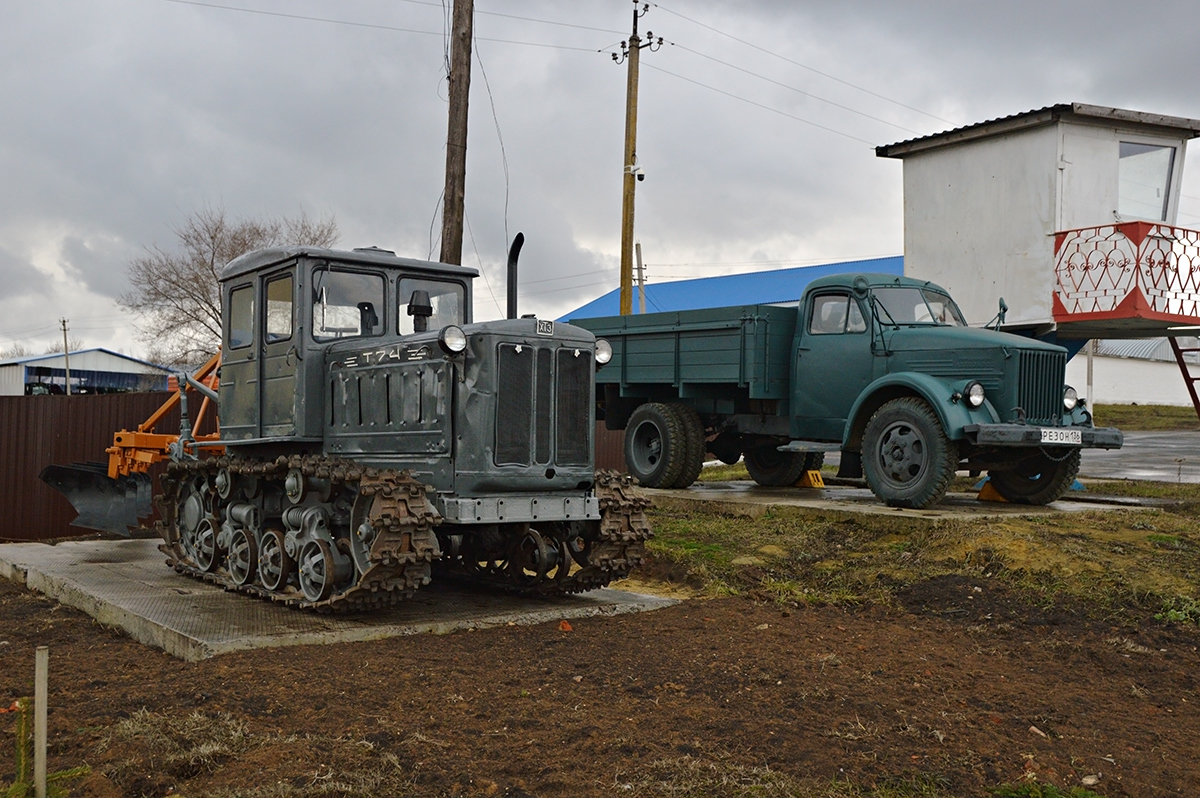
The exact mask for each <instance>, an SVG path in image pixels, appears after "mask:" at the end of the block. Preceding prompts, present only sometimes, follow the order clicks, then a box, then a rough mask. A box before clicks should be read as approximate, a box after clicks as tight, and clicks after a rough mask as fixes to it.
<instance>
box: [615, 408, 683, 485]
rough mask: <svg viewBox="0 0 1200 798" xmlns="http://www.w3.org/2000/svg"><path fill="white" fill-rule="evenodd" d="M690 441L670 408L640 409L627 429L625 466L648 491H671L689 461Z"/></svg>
mask: <svg viewBox="0 0 1200 798" xmlns="http://www.w3.org/2000/svg"><path fill="white" fill-rule="evenodd" d="M687 450H688V445H687V437H686V435H685V433H684V431H683V429H682V425H681V424H680V421H679V416H678V415H676V413H675V412H674V410H672V408H671V406H670V405H666V404H662V403H661V402H649V403H647V404H644V405H639V406H638V408H637V410H634V411H633V415H631V416H630V417H629V424H628V425H626V427H625V465H627V466H628V467H629V473H630V474H632V475H633V476H635V477H637V480H638V482H640V483H642V484H643V485H645V486H646V487H648V488H669V487H672V486H673V485H674V484H675V482H676V480H678V479H679V477H680V475H681V473H682V472H683V469H684V465H685V461H686V460H687Z"/></svg>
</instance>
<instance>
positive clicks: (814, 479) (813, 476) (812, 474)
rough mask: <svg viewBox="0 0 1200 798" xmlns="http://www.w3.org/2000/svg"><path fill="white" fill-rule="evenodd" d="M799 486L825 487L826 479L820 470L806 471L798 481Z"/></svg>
mask: <svg viewBox="0 0 1200 798" xmlns="http://www.w3.org/2000/svg"><path fill="white" fill-rule="evenodd" d="M796 487H797V488H823V487H825V480H824V479H822V478H821V472H820V471H805V472H804V476H802V477H800V480H799V481H798V482H797V483H796Z"/></svg>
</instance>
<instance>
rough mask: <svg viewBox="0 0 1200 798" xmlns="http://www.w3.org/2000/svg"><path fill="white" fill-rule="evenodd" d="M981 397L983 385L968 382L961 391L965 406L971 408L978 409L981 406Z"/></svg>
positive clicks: (982, 395)
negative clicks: (967, 405)
mask: <svg viewBox="0 0 1200 798" xmlns="http://www.w3.org/2000/svg"><path fill="white" fill-rule="evenodd" d="M983 397H984V393H983V383H980V382H970V383H967V387H966V388H964V389H963V399H965V400H966V402H967V404H969V405H970V406H971V407H979V406H980V405H982V404H983Z"/></svg>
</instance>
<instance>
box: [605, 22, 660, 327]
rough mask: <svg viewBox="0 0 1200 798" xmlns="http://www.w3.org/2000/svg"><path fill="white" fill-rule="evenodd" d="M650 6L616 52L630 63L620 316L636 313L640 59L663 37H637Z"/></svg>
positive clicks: (643, 176)
mask: <svg viewBox="0 0 1200 798" xmlns="http://www.w3.org/2000/svg"><path fill="white" fill-rule="evenodd" d="M649 9H650V4H649V3H642V4H641V8H640V9H639V8H638V2H637V0H634V5H633V33H631V34H630V35H629V41H628V42H622V43H621V55H620V56H619V57H618V56H617V54H616V53H613V60H614V61H616V62H617V63H618V64H619V63H621V60H622V59H624V60H625V61H627V62H628V64H629V76H628V82H627V84H626V88H625V169H624V172H625V175H624V183H623V185H622V196H621V315H622V316H628V315H629V314H630V313H632V312H633V195H634V187H635V186H636V181H638V180H642V179H644V178H645V175H644V174H642V170H641V168H640V167H639V166H638V165H637V103H638V60H639V53H640V52H641V50H642V48H643V47H651V48H652V49H654V50H656V49H658V48H659V47H661V46H662V42H663V40H662V37H661V36H660V37H659V38H658V40H657V41H655V40H654V34H653V33H650V32H649V31H647V32H646V40H645V41H642V39H641V38H639V37H638V30H637V27H638V25H637V23H638V17H641V16H644V15H645V14H646V12H647V11H648V10H649Z"/></svg>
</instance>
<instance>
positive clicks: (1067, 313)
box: [876, 103, 1200, 342]
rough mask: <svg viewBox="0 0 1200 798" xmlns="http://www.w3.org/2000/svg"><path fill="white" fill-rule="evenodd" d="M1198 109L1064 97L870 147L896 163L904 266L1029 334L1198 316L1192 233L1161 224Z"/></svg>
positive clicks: (1160, 323) (1169, 221) (1197, 246)
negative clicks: (1136, 107) (1186, 112)
mask: <svg viewBox="0 0 1200 798" xmlns="http://www.w3.org/2000/svg"><path fill="white" fill-rule="evenodd" d="M1197 136H1200V120H1198V119H1184V118H1180V117H1173V116H1163V115H1161V114H1147V113H1141V112H1138V111H1128V110H1123V109H1120V108H1104V107H1100V106H1094V105H1084V104H1081V103H1067V104H1063V105H1054V106H1050V107H1047V108H1042V109H1039V110H1036V111H1028V112H1026V113H1022V114H1015V115H1013V116H1008V117H1004V118H1003V119H995V120H991V121H988V122H981V123H979V124H975V125H969V126H967V127H962V128H958V129H956V130H950V131H947V132H944V133H938V134H935V135H932V136H924V137H922V138H917V139H912V140H909V141H904V142H900V143H897V144H891V145H887V146H883V147H878V148H877V149H876V154H877V155H879V156H880V157H884V158H900V159H902V160H903V161H904V273H905V274H906V275H908V276H910V277H916V278H919V279H923V280H932V281H933V282H935V283H938V284H939V285H942V286H944V287H946V288H947V289H949V290H950V292H951V294H952V295H953V296H954V297H955V299H956V300H957V301H958V302H959V304H960V305H961V306H962V309H963V311H964V313H965V314H966V316H967V319H968V321H970V322H971V323H972V324H981V323H983V322H985V321H987V320H988V319H990V318H992V317H993V316H994V315H995V314H996V312H997V304H998V301H999V299H1000V298H1001V297H1003V298H1004V299H1005V301H1006V302H1007V304H1008V307H1009V311H1008V314H1007V318H1006V326H1009V327H1023V328H1025V329H1026V330H1028V331H1030V332H1033V333H1034V334H1035V335H1038V336H1039V337H1047V336H1048V337H1051V338H1057V339H1060V342H1061V339H1075V340H1081V339H1089V338H1115V337H1125V338H1132V337H1142V336H1161V335H1165V334H1167V330H1168V328H1169V327H1170V326H1171V325H1173V324H1174V325H1185V324H1189V323H1190V324H1196V323H1197V321H1200V318H1198V317H1200V234H1197V233H1196V232H1195V231H1191V230H1181V229H1180V228H1176V227H1174V224H1175V219H1176V213H1177V209H1178V205H1179V188H1180V183H1181V181H1180V175H1181V174H1182V172H1183V162H1184V153H1185V149H1186V146H1187V142H1188V140H1189V139H1192V138H1196V137H1197Z"/></svg>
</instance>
